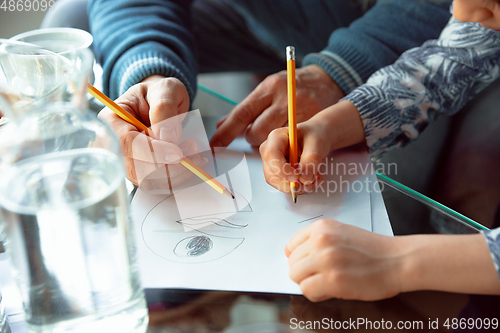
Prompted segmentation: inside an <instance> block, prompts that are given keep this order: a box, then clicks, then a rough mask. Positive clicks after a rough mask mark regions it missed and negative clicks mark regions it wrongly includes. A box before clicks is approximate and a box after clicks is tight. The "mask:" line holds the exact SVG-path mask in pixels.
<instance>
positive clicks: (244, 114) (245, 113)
mask: <svg viewBox="0 0 500 333" xmlns="http://www.w3.org/2000/svg"><path fill="white" fill-rule="evenodd" d="M234 119H235V120H236V121H237V122H240V123H250V122H251V121H252V120H253V113H252V110H251V109H250V108H249V107H248V106H246V105H241V106H240V108H239V109H238V110H237V111H236V112H235V113H234Z"/></svg>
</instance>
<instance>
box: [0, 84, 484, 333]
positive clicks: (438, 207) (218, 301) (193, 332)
mask: <svg viewBox="0 0 500 333" xmlns="http://www.w3.org/2000/svg"><path fill="white" fill-rule="evenodd" d="M198 88H199V89H198V95H197V98H196V100H195V102H194V103H193V109H196V108H199V109H200V111H201V112H202V116H203V117H204V121H205V126H206V131H207V135H208V136H209V137H210V136H211V135H212V134H213V132H214V131H215V124H216V122H217V121H218V120H219V119H220V118H221V117H222V116H223V115H225V114H227V113H228V112H229V111H230V110H231V109H232V108H233V107H234V105H236V102H234V101H232V100H231V99H229V98H227V97H225V96H223V95H220V94H218V93H216V92H215V91H213V90H211V89H210V88H208V87H205V86H203V85H199V87H198ZM201 106H203V107H201ZM377 177H378V179H379V182H380V183H381V184H383V185H384V186H382V189H383V190H382V195H383V197H384V201H385V203H386V207H387V211H388V215H389V219H390V221H391V224H392V226H393V230H394V233H395V234H396V235H403V234H414V233H457V234H462V233H477V232H479V231H480V230H487V228H486V227H485V226H483V225H481V224H479V223H477V222H475V221H473V220H471V219H469V218H468V217H466V216H463V215H462V214H459V213H458V212H455V211H453V210H452V209H450V208H448V207H446V206H444V205H442V204H440V203H439V202H437V201H434V200H432V199H431V198H429V197H427V196H425V195H423V194H421V193H419V192H417V191H414V190H413V189H411V188H409V187H406V186H405V185H404V184H401V183H400V182H397V181H396V180H394V179H392V178H391V177H389V176H387V175H384V174H382V173H377ZM407 205H409V206H408V207H413V208H415V207H416V209H417V210H418V211H419V213H418V216H419V218H420V219H421V220H420V223H418V225H412V226H411V227H407V226H406V225H407V221H405V216H406V215H409V214H410V213H408V211H407V212H403V213H401V207H406V206H407ZM413 208H412V209H413ZM398 210H399V212H398ZM411 212H413V210H412V211H411ZM405 214H406V215H405ZM412 214H413V213H411V214H410V215H412ZM0 252H2V249H1V247H0ZM0 259H1V258H0ZM145 293H146V299H147V301H148V307H149V311H150V317H149V320H150V324H149V332H151V333H157V332H158V333H159V332H186V333H188V332H189V333H198V332H200V333H202V332H207V333H208V332H210V333H211V332H214V333H215V332H224V333H247V332H248V333H260V332H262V333H281V332H328V331H339V330H341V331H354V330H358V329H359V330H361V331H371V330H374V331H375V330H377V331H380V330H381V329H382V328H384V327H385V329H389V328H392V329H395V328H401V329H404V330H407V331H409V332H413V331H415V332H416V331H422V330H425V331H430V330H431V329H433V330H434V331H437V332H440V331H441V332H447V331H449V329H448V328H447V327H445V326H444V324H445V323H446V320H447V319H448V320H452V319H453V318H457V317H458V315H459V314H460V312H461V311H463V309H464V308H465V307H466V306H467V304H468V302H470V297H469V296H468V295H464V294H453V293H444V292H432V291H421V292H411V293H404V294H400V295H398V296H396V297H393V298H390V299H386V300H382V301H376V302H361V301H346V300H339V299H332V300H328V301H325V302H320V303H312V302H310V301H308V300H307V299H306V298H305V297H303V296H295V295H283V294H267V293H242V292H226V291H200V290H171V289H162V290H158V289H146V290H145ZM384 324H385V326H381V325H384ZM389 325H390V327H389ZM377 327H378V328H377ZM11 328H12V331H13V332H25V330H24V326H23V323H22V322H21V321H16V322H13V323H12V325H11ZM382 330H384V329H382Z"/></svg>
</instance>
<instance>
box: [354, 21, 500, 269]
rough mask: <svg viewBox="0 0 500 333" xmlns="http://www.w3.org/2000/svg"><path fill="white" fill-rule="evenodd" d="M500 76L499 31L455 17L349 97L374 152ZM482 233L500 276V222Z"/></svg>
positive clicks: (414, 132) (415, 132)
mask: <svg viewBox="0 0 500 333" xmlns="http://www.w3.org/2000/svg"><path fill="white" fill-rule="evenodd" d="M499 76H500V32H497V31H493V30H490V29H487V28H484V27H482V26H480V25H479V24H477V23H462V22H459V21H457V20H456V19H454V18H452V19H450V21H449V23H448V25H447V26H446V27H445V28H444V30H443V31H442V33H441V35H440V37H439V39H437V40H430V41H427V42H425V43H424V44H423V45H422V46H421V47H418V48H414V49H411V50H409V51H407V52H405V53H404V54H403V55H402V56H401V57H400V58H399V59H398V60H397V61H396V62H395V63H394V64H393V65H390V66H388V67H385V68H383V69H381V70H379V71H377V72H376V73H374V74H373V75H372V76H371V77H370V78H369V79H368V81H367V82H366V84H364V85H362V86H360V87H359V88H357V89H355V90H354V91H352V92H351V93H350V94H349V95H347V96H346V97H345V99H347V100H349V101H351V102H352V103H353V104H354V105H356V107H357V108H358V110H359V112H360V115H361V118H362V120H363V123H364V126H365V134H366V142H367V145H368V147H369V149H370V152H371V154H372V155H380V154H383V153H384V152H386V151H387V150H389V149H391V148H393V147H398V146H404V145H405V144H407V143H408V142H410V141H411V140H414V139H416V138H417V137H418V136H419V134H420V132H422V131H423V130H424V129H425V128H426V127H427V125H428V124H429V123H430V122H431V121H433V120H435V119H436V118H438V117H439V116H441V115H453V114H455V113H456V112H458V111H459V110H460V109H461V108H462V107H463V106H464V105H465V104H466V103H467V102H468V101H469V100H470V99H472V98H473V97H474V96H476V95H477V94H478V93H479V92H480V91H482V90H483V89H484V88H486V87H487V86H488V85H489V84H490V83H491V82H493V81H494V80H495V79H497V78H498V77H499ZM498 112H499V116H500V110H498ZM484 235H485V237H486V239H487V242H488V246H489V249H490V252H491V254H492V257H493V260H494V262H495V266H496V268H497V272H498V274H499V276H500V228H498V229H494V230H491V231H488V232H484Z"/></svg>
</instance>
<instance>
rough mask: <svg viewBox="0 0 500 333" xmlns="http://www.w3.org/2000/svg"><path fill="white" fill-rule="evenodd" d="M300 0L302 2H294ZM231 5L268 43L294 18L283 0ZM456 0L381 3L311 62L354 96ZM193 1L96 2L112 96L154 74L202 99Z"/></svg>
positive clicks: (437, 24)
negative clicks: (289, 16)
mask: <svg viewBox="0 0 500 333" xmlns="http://www.w3.org/2000/svg"><path fill="white" fill-rule="evenodd" d="M290 1H292V0H290ZM300 1H302V0H294V4H295V2H297V3H298V2H300ZM302 2H304V1H302ZM229 3H231V4H233V5H234V8H235V9H236V10H237V12H238V13H240V14H241V16H242V17H244V18H245V19H246V21H247V24H248V26H249V28H250V29H251V30H252V33H253V34H254V35H255V36H257V37H258V38H259V39H260V40H262V41H263V43H265V44H268V45H269V44H276V43H277V41H276V40H275V39H274V38H273V33H272V32H273V31H276V30H278V29H284V25H283V20H280V19H279V18H280V17H281V18H282V16H285V17H286V15H287V12H286V11H285V10H286V8H285V9H284V8H283V6H280V7H278V4H279V3H281V2H277V1H273V0H269V1H267V2H265V4H266V6H265V9H264V8H262V4H263V3H264V1H250V0H246V1H245V0H234V1H232V2H229ZM450 3H451V1H444V2H443V1H438V2H436V3H434V2H433V1H424V0H404V1H401V0H379V1H378V2H377V3H376V5H374V6H373V7H372V8H371V9H370V10H369V11H368V12H367V13H366V14H365V15H364V16H363V17H361V18H359V19H358V20H356V21H354V22H353V23H352V24H351V25H350V26H349V27H347V28H341V29H337V30H336V31H334V32H332V33H331V36H330V39H329V42H328V45H327V46H326V48H325V49H324V50H317V51H318V52H319V51H321V52H320V53H313V54H310V55H308V56H307V57H306V58H305V59H304V64H306V65H307V64H318V65H319V66H321V67H323V68H324V69H325V70H326V71H327V72H328V73H329V74H330V75H331V76H332V77H333V79H334V80H335V81H336V82H337V83H338V84H339V85H340V87H341V88H342V89H343V90H344V92H345V93H349V92H350V91H352V90H353V89H354V88H356V87H357V86H359V85H360V84H362V83H363V82H365V81H366V79H367V78H368V77H369V76H370V75H371V74H372V73H373V72H375V71H376V70H377V69H379V68H381V67H383V66H386V65H389V64H391V63H393V62H394V61H395V60H396V59H397V58H398V56H399V55H400V54H401V53H402V52H404V51H405V50H407V49H409V48H412V47H416V46H419V45H421V44H422V43H423V42H424V41H426V40H428V39H431V38H437V36H438V35H439V32H440V31H441V30H442V28H443V27H444V26H445V25H446V22H447V21H448V19H449V17H450V13H449V10H448V9H449V6H450ZM191 4H192V0H120V1H116V0H92V1H91V2H90V4H89V18H90V27H91V31H92V35H93V36H94V49H95V52H96V55H97V59H98V61H99V62H100V63H101V64H103V68H104V76H103V84H104V92H105V93H106V94H108V95H109V96H110V97H111V98H116V97H118V96H119V95H121V94H123V93H124V92H125V91H126V90H127V89H128V88H129V87H130V86H132V85H134V84H136V83H138V82H140V81H141V80H142V79H144V78H146V77H147V76H149V75H152V74H162V75H165V76H172V77H176V78H178V79H180V80H181V81H182V82H183V83H184V85H185V86H186V88H187V90H188V93H189V95H190V97H191V98H193V97H194V94H195V90H196V75H197V65H196V60H195V57H194V50H195V45H194V40H193V37H192V35H191V33H190V29H191V22H190V7H191ZM259 4H260V5H259ZM323 6H334V1H331V2H329V1H308V2H307V4H305V3H304V4H301V6H300V8H303V10H304V11H307V13H305V15H308V17H317V18H318V19H320V20H327V19H328V17H325V12H326V11H325V10H324V8H323ZM290 7H292V6H290ZM295 7H297V8H299V6H298V5H297V6H295ZM329 12H332V10H331V8H330V10H329ZM339 15H341V13H339ZM311 33H313V32H311ZM311 38H314V36H311ZM285 42H286V41H285ZM285 44H286V43H285Z"/></svg>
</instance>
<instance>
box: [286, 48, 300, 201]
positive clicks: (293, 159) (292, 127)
mask: <svg viewBox="0 0 500 333" xmlns="http://www.w3.org/2000/svg"><path fill="white" fill-rule="evenodd" d="M286 72H287V88H288V89H287V90H288V140H289V143H290V147H289V151H288V155H289V162H290V164H291V165H292V166H293V167H296V166H297V163H298V162H299V158H298V147H297V103H296V96H295V94H296V93H295V48H294V47H293V46H287V47H286ZM298 190H299V183H297V182H290V191H291V192H292V200H293V202H297V191H298Z"/></svg>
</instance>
